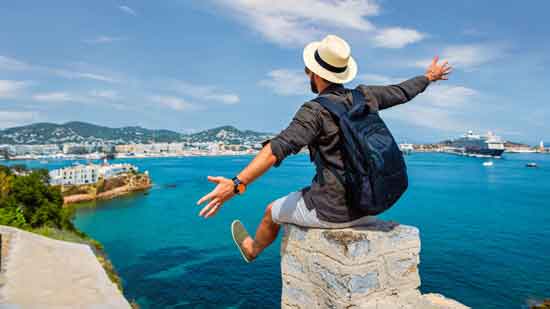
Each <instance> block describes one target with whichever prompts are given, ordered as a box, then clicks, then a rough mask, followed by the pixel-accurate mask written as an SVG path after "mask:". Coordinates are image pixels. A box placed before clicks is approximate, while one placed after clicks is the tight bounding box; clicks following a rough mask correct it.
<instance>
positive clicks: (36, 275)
mask: <svg viewBox="0 0 550 309" xmlns="http://www.w3.org/2000/svg"><path fill="white" fill-rule="evenodd" d="M0 234H9V235H10V241H9V247H8V250H7V252H8V253H7V256H2V264H3V267H2V270H3V272H2V273H1V274H0V308H56V309H57V308H60V309H61V308H94V309H95V308H130V305H129V304H128V301H127V300H126V299H125V298H124V296H123V295H122V293H121V292H120V291H119V290H118V289H117V287H116V285H114V284H113V283H112V282H111V281H110V280H109V278H108V277H107V274H106V273H105V271H104V270H103V268H102V267H101V265H100V264H99V262H98V261H97V259H96V257H95V255H94V253H93V252H92V250H91V249H90V248H89V247H88V246H86V245H82V244H75V243H70V242H65V241H59V240H54V239H50V238H46V237H43V236H40V235H36V234H33V233H29V232H25V231H21V230H18V229H14V228H10V227H5V226H0Z"/></svg>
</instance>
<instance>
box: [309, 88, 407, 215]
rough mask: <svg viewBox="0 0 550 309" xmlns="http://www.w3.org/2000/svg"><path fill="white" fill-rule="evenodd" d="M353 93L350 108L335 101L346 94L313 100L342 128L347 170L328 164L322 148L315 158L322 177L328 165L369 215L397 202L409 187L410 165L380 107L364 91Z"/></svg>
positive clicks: (352, 203) (348, 195)
mask: <svg viewBox="0 0 550 309" xmlns="http://www.w3.org/2000/svg"><path fill="white" fill-rule="evenodd" d="M329 96H330V97H331V98H329ZM352 96H353V104H352V106H351V108H350V109H349V110H348V108H347V107H346V105H345V104H343V102H338V101H335V100H336V99H340V100H343V98H341V97H336V96H334V95H323V96H318V97H317V98H315V99H314V100H313V101H315V102H317V103H319V104H321V106H323V107H324V108H325V109H327V110H328V111H329V112H330V113H331V115H332V116H333V118H334V119H335V120H336V122H337V124H338V126H339V128H340V134H341V142H342V149H341V150H342V151H341V152H342V155H343V161H344V167H345V168H344V174H343V175H342V173H341V172H338V171H336V170H335V169H334V168H333V167H332V166H330V165H328V164H325V161H324V159H323V158H322V157H321V154H320V151H319V150H318V149H317V150H316V151H315V156H314V159H313V161H314V162H315V165H316V167H317V175H318V177H322V175H323V174H322V172H323V168H327V169H329V170H330V171H331V172H332V173H333V174H334V175H335V176H336V178H337V179H338V181H340V182H341V183H342V184H343V185H344V187H345V188H346V199H347V200H348V204H349V205H350V206H351V207H355V208H357V209H358V210H359V211H361V212H362V213H365V214H367V215H377V214H380V213H382V212H383V211H385V210H387V209H388V208H390V207H391V206H392V205H393V204H395V202H397V200H398V199H399V198H400V197H401V195H402V194H403V193H404V192H405V190H407V186H408V179H407V167H406V165H405V160H404V158H403V153H402V152H401V150H400V149H399V146H398V145H397V143H396V142H395V139H394V138H393V136H392V135H391V133H390V130H389V129H388V127H387V126H386V125H385V124H384V121H382V118H380V115H378V111H371V110H370V109H369V106H368V105H367V104H366V101H365V96H364V95H363V93H362V92H361V91H359V90H357V89H354V90H352ZM321 182H323V181H321Z"/></svg>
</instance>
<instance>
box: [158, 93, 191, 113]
mask: <svg viewBox="0 0 550 309" xmlns="http://www.w3.org/2000/svg"><path fill="white" fill-rule="evenodd" d="M149 99H150V100H151V101H152V102H154V103H158V104H160V105H162V106H165V107H168V108H170V109H173V110H176V111H183V110H186V109H189V108H191V107H192V106H193V105H192V104H191V103H189V102H187V101H185V100H184V99H181V98H177V97H172V96H151V97H150V98H149Z"/></svg>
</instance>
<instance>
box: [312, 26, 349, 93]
mask: <svg viewBox="0 0 550 309" xmlns="http://www.w3.org/2000/svg"><path fill="white" fill-rule="evenodd" d="M303 57H304V63H305V65H306V67H307V68H308V69H309V70H310V71H311V72H313V73H315V74H317V75H319V76H320V77H322V78H324V79H326V80H328V81H329V82H333V83H337V84H344V83H347V82H350V81H351V80H352V79H353V78H355V75H357V63H356V62H355V60H353V58H352V57H351V48H350V47H349V44H348V43H347V42H346V41H344V39H342V38H340V37H338V36H335V35H332V34H329V35H327V36H326V37H325V38H324V39H323V40H322V41H320V42H311V43H309V44H308V45H307V46H306V47H305V48H304V54H303Z"/></svg>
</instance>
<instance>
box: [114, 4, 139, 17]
mask: <svg viewBox="0 0 550 309" xmlns="http://www.w3.org/2000/svg"><path fill="white" fill-rule="evenodd" d="M118 8H119V10H121V11H122V12H124V13H126V14H130V15H133V16H137V12H136V11H135V10H134V9H132V8H131V7H128V6H126V5H119V6H118Z"/></svg>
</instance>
